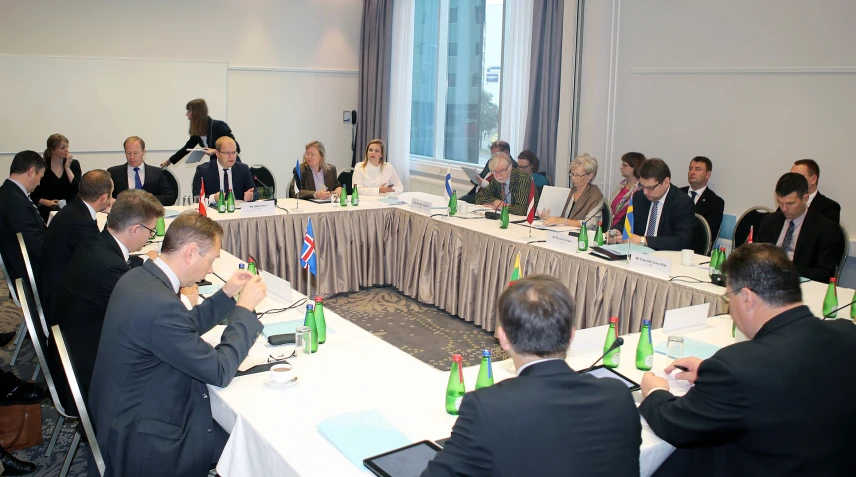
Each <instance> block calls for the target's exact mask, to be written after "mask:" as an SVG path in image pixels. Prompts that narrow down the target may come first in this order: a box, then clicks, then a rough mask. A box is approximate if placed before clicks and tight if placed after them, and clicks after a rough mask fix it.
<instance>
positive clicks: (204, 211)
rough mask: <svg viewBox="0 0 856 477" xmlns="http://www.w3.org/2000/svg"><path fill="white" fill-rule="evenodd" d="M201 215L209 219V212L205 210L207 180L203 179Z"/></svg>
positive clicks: (200, 198) (200, 194) (200, 204)
mask: <svg viewBox="0 0 856 477" xmlns="http://www.w3.org/2000/svg"><path fill="white" fill-rule="evenodd" d="M199 213H200V214H201V215H204V216H205V217H208V211H207V210H205V179H202V187H201V188H200V189H199Z"/></svg>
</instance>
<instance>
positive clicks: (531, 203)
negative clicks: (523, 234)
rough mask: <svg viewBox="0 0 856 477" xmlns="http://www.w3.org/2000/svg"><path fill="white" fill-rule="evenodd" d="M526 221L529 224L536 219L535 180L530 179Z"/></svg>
mask: <svg viewBox="0 0 856 477" xmlns="http://www.w3.org/2000/svg"><path fill="white" fill-rule="evenodd" d="M526 221H527V222H529V225H532V222H534V221H535V181H529V208H528V209H527V210H526Z"/></svg>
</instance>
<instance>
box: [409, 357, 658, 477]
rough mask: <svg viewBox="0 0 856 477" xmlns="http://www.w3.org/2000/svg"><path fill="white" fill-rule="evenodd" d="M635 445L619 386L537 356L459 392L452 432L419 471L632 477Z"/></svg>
mask: <svg viewBox="0 0 856 477" xmlns="http://www.w3.org/2000/svg"><path fill="white" fill-rule="evenodd" d="M641 444H642V425H641V423H640V420H639V414H638V412H637V411H636V405H635V404H634V402H633V398H632V397H631V395H630V391H628V389H627V387H625V386H624V385H623V384H621V383H619V382H618V381H615V380H611V379H598V378H595V377H593V376H584V375H581V374H578V373H577V372H576V371H574V370H572V369H571V368H570V367H568V364H567V363H566V362H565V361H564V360H552V361H545V362H542V363H537V364H533V365H531V366H529V367H527V368H525V369H524V370H523V372H521V373H520V376H518V377H516V378H511V379H506V380H504V381H501V382H499V383H497V384H496V385H494V386H491V387H488V388H482V389H479V390H477V391H475V392H470V393H467V394H466V395H464V399H463V401H462V402H461V407H460V410H459V416H458V420H457V422H456V423H455V427H454V428H453V429H452V437H451V438H450V439H449V440H448V441H447V442H446V445H445V447H444V448H443V451H442V452H440V453H438V454H437V456H436V457H435V458H434V460H432V461H431V462H430V463H429V464H428V468H427V469H426V470H425V471H424V472H423V473H422V477H435V476H449V477H451V476H462V475H466V476H471V477H479V476H496V477H500V476H507V477H518V476H527V477H537V476H557V475H585V476H627V477H630V476H633V477H638V476H639V446H640V445H641ZM569 472H571V473H570V474H569Z"/></svg>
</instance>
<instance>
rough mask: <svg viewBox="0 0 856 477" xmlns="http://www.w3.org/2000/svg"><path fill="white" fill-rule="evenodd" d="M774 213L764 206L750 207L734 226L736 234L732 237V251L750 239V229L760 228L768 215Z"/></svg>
mask: <svg viewBox="0 0 856 477" xmlns="http://www.w3.org/2000/svg"><path fill="white" fill-rule="evenodd" d="M771 213H773V210H772V209H770V208H767V207H764V206H762V205H757V206H755V207H750V208H749V209H748V210H747V211H746V212H743V215H741V216H740V218H739V219H737V223H736V224H735V225H734V233H733V234H732V235H731V247H732V250H734V249H735V248H737V247H739V246H741V245H743V244H744V243H746V238H747V237H749V229H750V227H755V228H756V229H757V228H758V226H759V225H761V221H762V220H763V219H764V217H765V216H766V214H771Z"/></svg>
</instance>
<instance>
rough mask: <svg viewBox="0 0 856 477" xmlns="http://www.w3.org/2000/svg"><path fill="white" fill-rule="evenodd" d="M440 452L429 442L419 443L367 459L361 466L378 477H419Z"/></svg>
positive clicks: (437, 447) (436, 446)
mask: <svg viewBox="0 0 856 477" xmlns="http://www.w3.org/2000/svg"><path fill="white" fill-rule="evenodd" d="M440 450H442V448H441V447H440V446H438V445H437V444H435V443H433V442H431V441H421V442H416V443H414V444H410V445H408V446H404V447H400V448H398V449H395V450H391V451H389V452H385V453H383V454H380V455H376V456H374V457H369V458H368V459H365V460H363V465H365V466H366V467H367V468H368V469H369V470H370V471H372V473H374V474H375V475H378V476H380V477H419V475H420V474H421V473H422V471H423V470H425V469H426V468H427V467H428V462H430V461H431V460H432V459H433V458H434V456H435V455H437V453H438V452H440Z"/></svg>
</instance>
